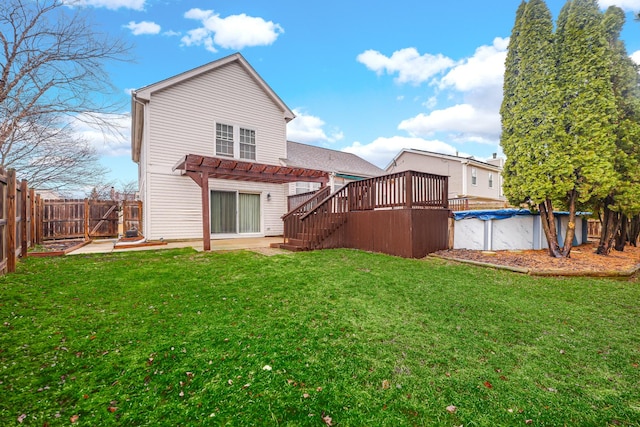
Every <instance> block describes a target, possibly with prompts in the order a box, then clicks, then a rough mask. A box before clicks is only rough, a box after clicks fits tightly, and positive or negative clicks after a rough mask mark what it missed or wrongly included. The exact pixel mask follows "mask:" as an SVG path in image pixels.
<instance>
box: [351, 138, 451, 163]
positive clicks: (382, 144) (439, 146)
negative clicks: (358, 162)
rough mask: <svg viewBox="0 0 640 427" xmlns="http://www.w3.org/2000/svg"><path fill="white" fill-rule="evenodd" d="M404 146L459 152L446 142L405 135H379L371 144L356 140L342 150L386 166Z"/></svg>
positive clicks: (439, 151) (441, 151)
mask: <svg viewBox="0 0 640 427" xmlns="http://www.w3.org/2000/svg"><path fill="white" fill-rule="evenodd" d="M403 148H413V149H416V150H426V151H433V152H436V153H442V154H456V152H457V150H456V149H455V148H454V147H453V146H451V145H449V144H447V143H446V142H442V141H438V140H427V139H422V138H408V137H404V136H393V137H391V138H385V137H379V138H376V139H375V140H374V141H373V142H370V143H369V144H361V143H360V142H354V143H353V144H351V145H350V146H348V147H345V148H343V149H342V151H345V152H347V153H353V154H355V155H357V156H360V157H362V158H363V159H365V160H367V161H369V162H371V163H373V164H374V165H376V166H378V167H381V168H386V167H387V166H388V165H389V163H390V162H391V160H392V159H393V158H394V157H395V156H396V154H398V153H399V152H400V151H401V150H402V149H403Z"/></svg>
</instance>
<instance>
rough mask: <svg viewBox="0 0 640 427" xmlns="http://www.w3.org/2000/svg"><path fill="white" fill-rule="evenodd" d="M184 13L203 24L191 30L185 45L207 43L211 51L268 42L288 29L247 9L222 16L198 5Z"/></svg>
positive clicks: (185, 39) (260, 44) (184, 39)
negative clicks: (249, 13) (249, 12)
mask: <svg viewBox="0 0 640 427" xmlns="http://www.w3.org/2000/svg"><path fill="white" fill-rule="evenodd" d="M184 17H185V18H187V19H195V20H197V21H200V22H201V23H202V27H198V28H195V29H193V30H189V31H188V32H187V35H186V36H184V37H183V38H182V43H183V44H184V45H185V46H193V45H194V46H201V45H203V46H204V47H205V48H206V49H207V50H208V51H210V52H216V51H217V50H216V47H215V46H220V47H222V48H224V49H236V50H240V49H242V48H244V47H247V46H268V45H270V44H272V43H273V42H275V41H276V39H277V38H278V36H279V35H280V34H282V33H284V29H283V28H282V27H281V26H280V25H279V24H275V23H273V22H272V21H265V20H264V19H262V18H257V17H253V16H247V15H245V14H244V13H243V14H240V15H230V16H227V17H226V18H221V17H220V15H219V14H217V13H214V12H213V11H212V10H202V9H197V8H196V9H191V10H189V11H187V12H186V13H185V14H184Z"/></svg>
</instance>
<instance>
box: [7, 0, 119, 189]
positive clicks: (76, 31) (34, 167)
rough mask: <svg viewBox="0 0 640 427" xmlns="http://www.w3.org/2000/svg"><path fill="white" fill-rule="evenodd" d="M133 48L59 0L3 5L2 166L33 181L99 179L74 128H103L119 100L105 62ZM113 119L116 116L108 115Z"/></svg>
mask: <svg viewBox="0 0 640 427" xmlns="http://www.w3.org/2000/svg"><path fill="white" fill-rule="evenodd" d="M129 50H130V46H128V45H127V44H125V43H124V42H123V41H121V40H119V39H114V38H112V37H110V36H108V35H106V34H102V33H100V32H99V31H98V27H97V26H95V25H92V23H91V22H90V21H89V17H88V15H87V13H86V10H85V9H82V8H74V7H73V2H69V1H61V0H4V1H3V2H2V3H1V4H0V67H1V69H0V166H2V167H14V168H16V170H18V173H19V174H20V175H21V176H22V178H26V179H27V180H29V181H30V182H31V185H32V186H39V187H40V188H50V189H69V188H70V187H72V186H75V185H78V184H80V183H81V184H82V185H83V186H86V185H87V184H89V185H90V184H91V183H92V182H99V181H101V180H103V179H102V176H103V175H104V173H105V170H104V169H103V168H101V167H99V165H98V156H97V153H96V151H95V149H94V148H93V147H91V145H90V144H89V143H88V141H85V140H83V139H82V138H81V137H79V136H77V135H76V134H74V132H73V129H72V128H71V125H70V124H71V123H72V122H73V121H74V120H75V121H77V120H82V121H85V122H87V123H90V124H92V125H94V126H97V127H99V128H100V129H102V130H103V132H106V133H109V132H116V131H117V130H116V129H115V127H114V125H113V123H114V122H115V120H114V119H115V118H116V117H115V115H117V114H118V110H120V111H122V110H121V109H122V105H121V104H120V103H119V102H112V101H109V99H110V98H112V99H115V98H114V97H110V96H109V95H110V94H113V93H115V88H114V87H113V85H112V84H111V83H110V79H109V76H108V74H107V72H106V70H105V64H106V63H107V62H108V61H113V60H127V59H128V54H129ZM112 120H113V121H112Z"/></svg>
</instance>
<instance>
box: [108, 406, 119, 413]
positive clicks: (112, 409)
mask: <svg viewBox="0 0 640 427" xmlns="http://www.w3.org/2000/svg"><path fill="white" fill-rule="evenodd" d="M117 410H118V408H116V407H115V406H109V407H108V408H107V411H109V412H112V413H113V412H116V411H117Z"/></svg>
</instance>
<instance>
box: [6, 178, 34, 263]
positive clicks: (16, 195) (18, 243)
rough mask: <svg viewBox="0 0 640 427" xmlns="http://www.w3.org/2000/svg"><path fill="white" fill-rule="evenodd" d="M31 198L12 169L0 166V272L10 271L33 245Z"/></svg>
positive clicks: (31, 195) (28, 190)
mask: <svg viewBox="0 0 640 427" xmlns="http://www.w3.org/2000/svg"><path fill="white" fill-rule="evenodd" d="M35 199H36V195H35V191H34V190H33V189H29V187H28V186H27V181H24V180H22V181H18V180H17V178H16V171H15V170H13V169H9V170H7V171H5V170H4V169H1V168H0V274H4V273H7V272H14V271H15V270H16V262H17V259H18V258H19V257H22V256H25V255H26V254H27V250H28V248H30V247H32V246H33V245H35V244H36V239H35V236H36V222H37V221H34V217H37V215H36V209H35V203H34V201H35Z"/></svg>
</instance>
